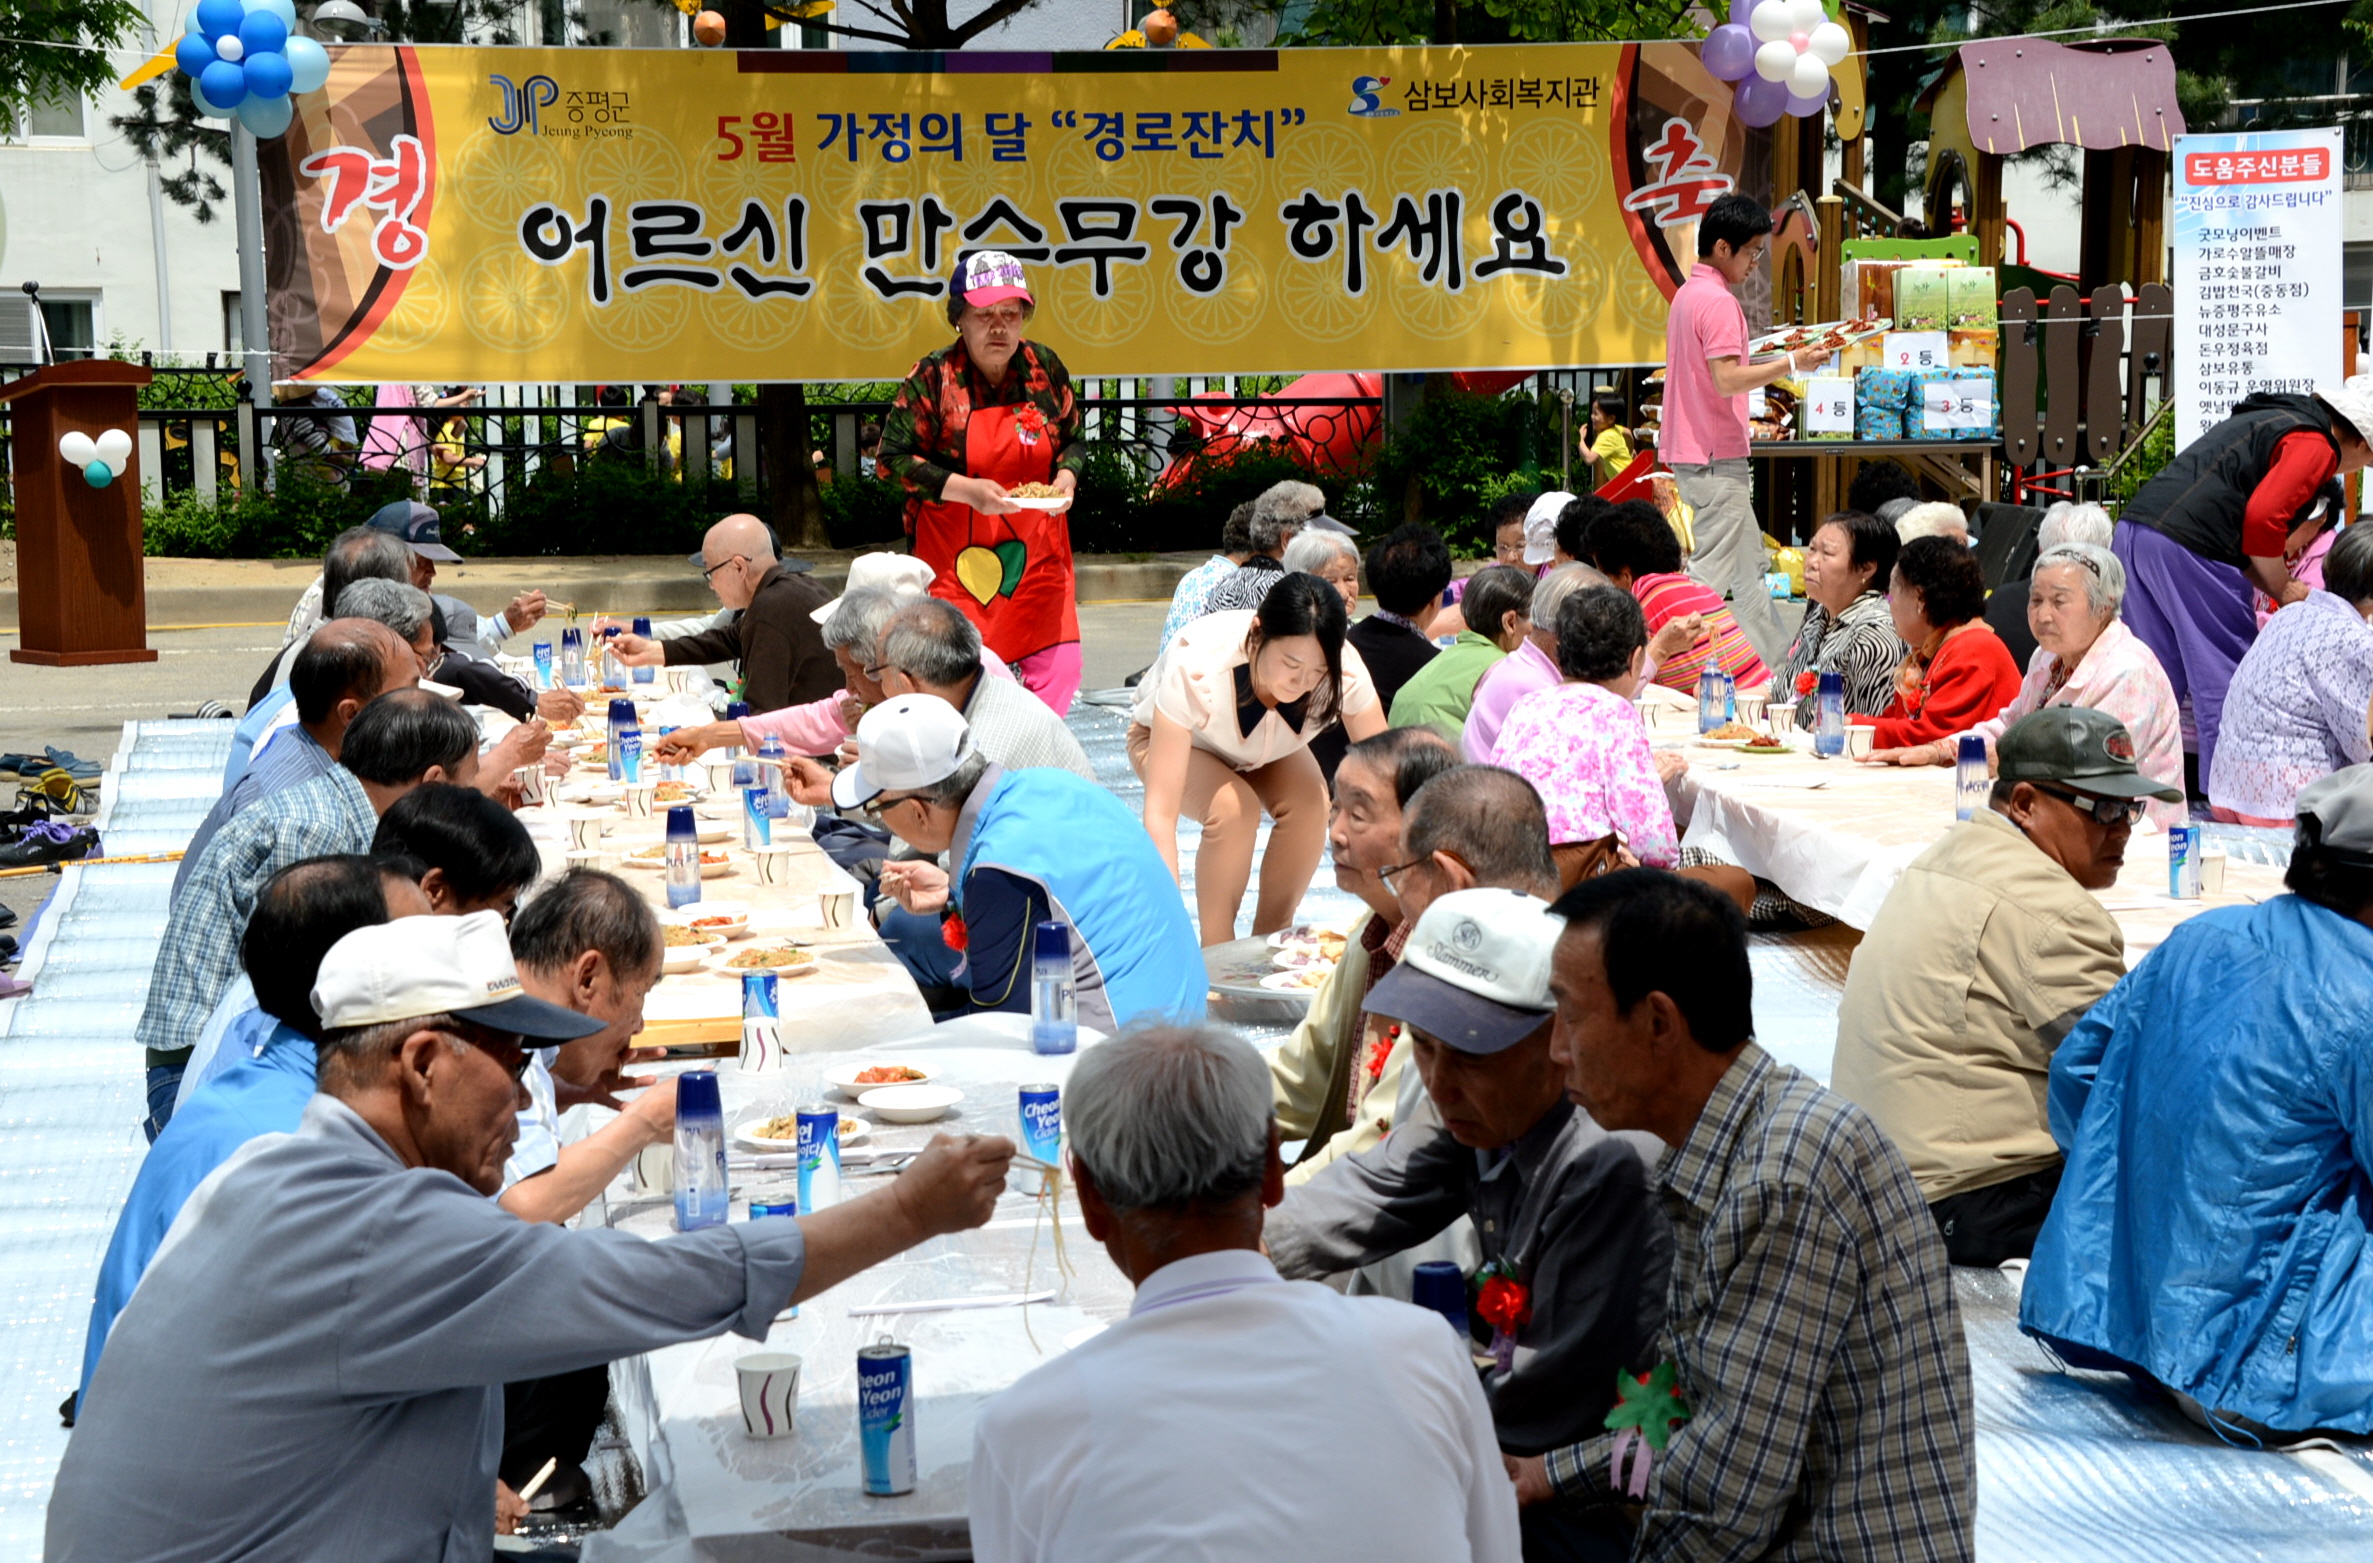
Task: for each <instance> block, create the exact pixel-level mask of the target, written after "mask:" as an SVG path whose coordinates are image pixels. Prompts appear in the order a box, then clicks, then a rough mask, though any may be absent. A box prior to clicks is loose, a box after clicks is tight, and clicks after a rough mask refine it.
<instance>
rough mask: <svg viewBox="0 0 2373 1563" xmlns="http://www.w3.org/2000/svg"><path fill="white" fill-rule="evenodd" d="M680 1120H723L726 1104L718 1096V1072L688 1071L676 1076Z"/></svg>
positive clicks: (706, 1070) (677, 1111)
mask: <svg viewBox="0 0 2373 1563" xmlns="http://www.w3.org/2000/svg"><path fill="white" fill-rule="evenodd" d="M676 1116H677V1117H678V1118H722V1117H724V1116H725V1102H724V1099H723V1098H722V1097H720V1096H719V1095H718V1094H717V1071H715V1070H714V1069H688V1070H686V1071H685V1072H684V1073H682V1074H680V1075H678V1076H676Z"/></svg>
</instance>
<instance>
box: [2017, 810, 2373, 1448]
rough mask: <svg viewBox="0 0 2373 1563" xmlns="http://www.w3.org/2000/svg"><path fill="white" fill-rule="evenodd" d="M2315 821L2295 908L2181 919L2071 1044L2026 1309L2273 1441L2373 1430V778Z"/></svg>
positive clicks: (2218, 1416) (2061, 1345)
mask: <svg viewBox="0 0 2373 1563" xmlns="http://www.w3.org/2000/svg"><path fill="white" fill-rule="evenodd" d="M2298 809H2299V835H2298V844H2297V846H2296V848H2295V850H2294V851H2293V853H2292V857H2291V865H2290V870H2289V872H2288V873H2287V874H2286V875H2285V876H2284V883H2285V884H2287V885H2288V886H2289V887H2290V888H2291V890H2292V891H2293V892H2295V893H2294V894H2291V895H2286V896H2277V897H2275V898H2274V899H2273V900H2271V901H2268V902H2266V903H2265V904H2263V905H2260V906H2239V907H2219V908H2218V909H2216V910H2214V911H2210V912H2205V913H2202V914H2201V915H2200V916H2198V917H2195V918H2193V919H2191V920H2190V921H2189V922H2187V923H2185V924H2183V926H2181V927H2180V928H2178V929H2176V931H2175V932H2174V934H2172V935H2171V936H2170V937H2169V938H2168V940H2167V942H2166V943H2165V944H2163V945H2161V946H2160V947H2159V948H2158V949H2157V950H2156V951H2154V952H2153V953H2152V954H2151V955H2150V957H2149V958H2148V959H2146V960H2145V961H2144V962H2143V963H2142V964H2141V965H2140V966H2138V967H2136V968H2135V969H2134V971H2132V972H2131V973H2129V974H2128V975H2127V977H2126V978H2125V980H2124V981H2122V982H2120V983H2119V984H2118V985H2117V986H2116V987H2115V988H2112V989H2111V990H2110V992H2109V994H2108V996H2107V997H2105V998H2104V999H2102V1000H2101V1002H2100V1003H2099V1004H2097V1005H2095V1006H2094V1008H2093V1010H2092V1012H2091V1013H2090V1014H2088V1015H2087V1016H2086V1017H2085V1019H2084V1021H2083V1022H2082V1023H2080V1024H2079V1025H2078V1026H2077V1028H2076V1029H2075V1030H2074V1031H2072V1032H2070V1033H2069V1035H2068V1038H2067V1040H2066V1041H2064V1042H2062V1043H2061V1044H2060V1049H2059V1051H2058V1053H2057V1054H2055V1055H2054V1057H2053V1060H2052V1084H2051V1123H2052V1137H2053V1138H2054V1139H2056V1140H2058V1141H2059V1142H2060V1146H2061V1148H2062V1149H2063V1150H2064V1151H2065V1152H2066V1153H2067V1156H2068V1166H2067V1171H2066V1172H2065V1174H2064V1175H2063V1176H2062V1178H2061V1182H2060V1191H2059V1195H2058V1197H2057V1199H2056V1200H2055V1201H2054V1203H2053V1206H2052V1213H2051V1216H2050V1217H2049V1219H2047V1220H2046V1221H2045V1223H2044V1228H2043V1233H2042V1236H2041V1237H2040V1238H2038V1239H2037V1242H2036V1245H2035V1259H2034V1262H2033V1264H2032V1266H2031V1267H2030V1269H2029V1270H2028V1272H2027V1281H2026V1291H2025V1297H2024V1299H2023V1301H2022V1303H2021V1305H2020V1310H2019V1322H2020V1324H2021V1326H2022V1327H2023V1328H2025V1329H2026V1331H2027V1332H2028V1333H2029V1334H2031V1335H2034V1336H2037V1337H2039V1338H2041V1339H2042V1340H2044V1341H2046V1342H2048V1343H2049V1344H2050V1345H2051V1346H2052V1347H2053V1348H2054V1349H2055V1350H2057V1351H2058V1352H2059V1353H2060V1354H2061V1355H2062V1356H2063V1357H2065V1358H2067V1359H2068V1360H2069V1361H2070V1362H2071V1363H2073V1364H2075V1365H2076V1366H2079V1367H2093V1368H2113V1369H2123V1370H2125V1371H2127V1372H2131V1373H2139V1374H2143V1375H2146V1376H2148V1377H2149V1378H2152V1379H2155V1380H2156V1381H2158V1382H2159V1383H2160V1384H2162V1385H2164V1386H2166V1387H2167V1388H2168V1389H2169V1390H2171V1391H2173V1392H2174V1393H2175V1395H2176V1397H2177V1399H2178V1402H2179V1403H2180V1404H2182V1405H2183V1407H2184V1409H2185V1410H2186V1411H2187V1412H2189V1413H2190V1414H2191V1415H2192V1416H2194V1417H2195V1418H2197V1419H2199V1420H2202V1421H2205V1422H2207V1423H2208V1424H2209V1425H2210V1426H2212V1427H2214V1428H2218V1429H2221V1430H2224V1431H2226V1432H2228V1433H2230V1434H2233V1435H2235V1436H2240V1437H2243V1438H2255V1439H2259V1440H2261V1441H2262V1440H2264V1439H2266V1438H2267V1437H2268V1436H2269V1435H2283V1434H2295V1433H2299V1432H2304V1431H2306V1430H2308V1429H2314V1428H2329V1429H2336V1430H2339V1431H2343V1432H2349V1433H2365V1432H2373V1266H2369V1265H2368V1264H2367V1259H2368V1247H2369V1245H2368V1242H2367V1227H2368V1221H2369V1219H2373V1212H2369V1211H2368V1209H2367V1196H2366V1189H2367V1187H2368V1186H2369V1184H2368V1180H2369V1179H2373V765H2356V766H2351V767H2349V768H2348V769H2347V770H2344V771H2339V772H2335V773H2334V774H2333V775H2330V776H2327V777H2325V778H2324V779H2323V780H2321V781H2319V782H2316V783H2315V784H2314V785H2312V786H2310V787H2309V788H2307V790H2306V791H2304V792H2302V793H2300V794H2299V803H2298Z"/></svg>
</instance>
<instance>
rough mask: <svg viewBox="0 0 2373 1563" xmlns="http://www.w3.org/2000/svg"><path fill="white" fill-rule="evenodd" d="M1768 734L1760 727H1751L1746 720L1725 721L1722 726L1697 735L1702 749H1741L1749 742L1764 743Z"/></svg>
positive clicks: (1698, 744) (1698, 743)
mask: <svg viewBox="0 0 2373 1563" xmlns="http://www.w3.org/2000/svg"><path fill="white" fill-rule="evenodd" d="M1766 736H1767V735H1766V734H1765V733H1764V731H1763V729H1762V728H1760V727H1749V726H1748V725H1747V724H1746V723H1744V722H1725V723H1723V724H1722V725H1721V726H1720V727H1717V728H1714V729H1712V730H1711V731H1709V732H1703V733H1700V734H1698V735H1697V746H1698V747H1699V748H1701V749H1740V748H1744V747H1745V746H1747V745H1748V744H1752V743H1762V742H1764V741H1765V738H1766Z"/></svg>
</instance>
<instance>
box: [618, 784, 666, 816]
mask: <svg viewBox="0 0 2373 1563" xmlns="http://www.w3.org/2000/svg"><path fill="white" fill-rule="evenodd" d="M658 787H659V784H658V783H657V782H628V783H627V784H626V812H627V815H628V817H629V818H632V819H649V818H650V817H651V798H652V794H653V793H655V792H656V791H657V790H658Z"/></svg>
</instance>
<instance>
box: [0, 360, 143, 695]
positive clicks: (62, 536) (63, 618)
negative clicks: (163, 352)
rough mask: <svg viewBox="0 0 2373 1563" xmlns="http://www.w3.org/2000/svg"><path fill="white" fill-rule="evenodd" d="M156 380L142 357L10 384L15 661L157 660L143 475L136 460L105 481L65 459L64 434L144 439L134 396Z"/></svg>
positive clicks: (64, 367) (53, 370) (56, 369)
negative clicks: (110, 433) (151, 641)
mask: <svg viewBox="0 0 2373 1563" xmlns="http://www.w3.org/2000/svg"><path fill="white" fill-rule="evenodd" d="M152 378H153V376H152V375H151V374H150V373H149V371H148V370H146V369H144V368H142V367H141V366H140V365H138V364H126V363H117V362H115V361H113V360H110V359H87V360H83V361H80V362H75V363H64V364H52V365H51V366H50V367H48V368H47V369H40V370H36V371H35V372H33V373H32V374H29V375H27V376H25V377H24V378H23V379H22V380H12V381H10V382H9V383H8V384H6V385H0V402H8V403H11V404H12V405H11V407H10V417H9V422H10V428H9V434H10V436H11V440H10V443H11V445H12V446H13V447H14V453H15V465H16V573H17V623H18V628H19V629H20V631H21V632H22V633H21V635H20V636H19V639H20V641H21V642H22V643H21V644H20V646H19V647H18V648H17V649H16V650H14V651H11V652H10V653H9V654H8V656H9V660H10V661H12V662H31V663H35V664H37V665H39V666H42V667H88V666H90V665H91V664H93V663H100V662H154V661H155V660H156V659H157V654H156V653H155V652H154V651H151V650H150V649H149V646H148V591H147V581H146V577H145V575H144V574H143V571H142V560H141V552H140V471H139V458H138V456H137V454H135V455H134V457H133V459H132V460H131V461H130V462H127V463H126V464H125V470H124V471H122V472H120V473H118V474H117V475H116V479H115V481H114V482H112V483H110V484H108V485H107V486H106V487H105V488H93V487H91V486H90V484H89V483H87V482H85V481H84V480H83V475H82V471H81V469H79V468H77V467H75V466H73V465H72V464H71V463H69V462H68V461H67V460H66V459H65V458H64V457H63V456H61V455H59V454H58V439H59V437H60V436H61V435H67V434H73V433H77V432H79V433H83V434H87V435H89V436H91V437H92V438H93V439H96V438H98V437H99V436H100V435H101V434H103V433H105V432H106V431H107V430H109V429H121V430H123V431H124V432H125V433H126V434H129V435H132V436H134V437H135V450H136V449H137V437H138V435H139V432H140V407H139V403H138V401H137V400H136V399H135V397H134V394H133V393H134V392H135V391H137V390H138V389H139V388H140V387H141V386H144V385H146V384H148V382H149V381H150V379H152Z"/></svg>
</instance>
